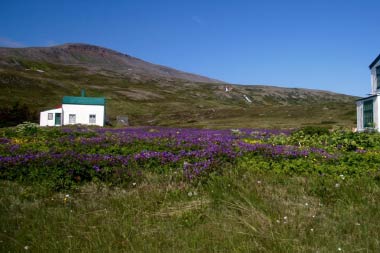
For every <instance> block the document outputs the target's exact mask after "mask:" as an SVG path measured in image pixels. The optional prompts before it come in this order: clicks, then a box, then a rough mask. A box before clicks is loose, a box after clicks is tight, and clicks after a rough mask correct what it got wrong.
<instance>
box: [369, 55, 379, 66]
mask: <svg viewBox="0 0 380 253" xmlns="http://www.w3.org/2000/svg"><path fill="white" fill-rule="evenodd" d="M379 60H380V54H379V55H378V56H377V57H376V59H375V60H374V61H373V62H372V63H371V65H369V69H372V68H373V67H374V66H375V65H376V63H377V62H378V61H379Z"/></svg>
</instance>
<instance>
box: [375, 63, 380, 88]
mask: <svg viewBox="0 0 380 253" xmlns="http://www.w3.org/2000/svg"><path fill="white" fill-rule="evenodd" d="M376 81H377V88H378V89H380V66H377V67H376Z"/></svg>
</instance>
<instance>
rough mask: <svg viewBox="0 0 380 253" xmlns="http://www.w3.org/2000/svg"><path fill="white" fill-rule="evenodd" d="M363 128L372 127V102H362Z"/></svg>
mask: <svg viewBox="0 0 380 253" xmlns="http://www.w3.org/2000/svg"><path fill="white" fill-rule="evenodd" d="M363 116H364V119H363V120H364V127H373V100H372V99H371V100H367V101H364V105H363Z"/></svg>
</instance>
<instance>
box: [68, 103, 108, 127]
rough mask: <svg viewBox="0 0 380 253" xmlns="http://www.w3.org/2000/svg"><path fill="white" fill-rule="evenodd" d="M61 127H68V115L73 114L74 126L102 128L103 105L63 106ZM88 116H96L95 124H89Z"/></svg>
mask: <svg viewBox="0 0 380 253" xmlns="http://www.w3.org/2000/svg"><path fill="white" fill-rule="evenodd" d="M62 110H63V125H69V124H70V123H69V115H70V114H75V124H84V125H98V126H104V106H103V105H74V104H63V105H62ZM90 114H95V115H96V122H95V123H92V124H91V123H90Z"/></svg>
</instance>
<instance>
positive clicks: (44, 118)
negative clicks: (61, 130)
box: [40, 108, 62, 126]
mask: <svg viewBox="0 0 380 253" xmlns="http://www.w3.org/2000/svg"><path fill="white" fill-rule="evenodd" d="M49 113H52V114H53V119H51V120H49V118H48V115H49ZM56 113H62V109H61V108H59V109H51V110H47V111H43V112H40V126H55V114H56ZM61 117H62V114H61Z"/></svg>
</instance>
